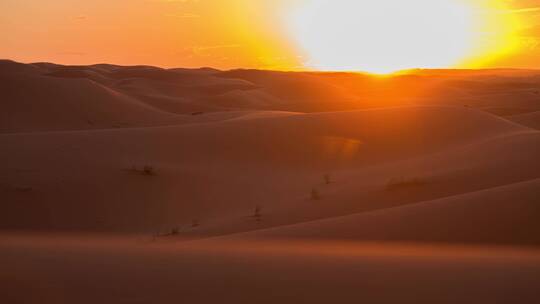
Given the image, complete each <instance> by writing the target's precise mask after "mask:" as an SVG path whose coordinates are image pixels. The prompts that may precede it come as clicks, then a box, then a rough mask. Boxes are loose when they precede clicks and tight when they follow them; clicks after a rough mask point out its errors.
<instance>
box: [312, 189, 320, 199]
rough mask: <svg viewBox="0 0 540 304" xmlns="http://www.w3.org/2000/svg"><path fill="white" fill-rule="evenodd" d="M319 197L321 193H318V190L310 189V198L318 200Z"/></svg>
mask: <svg viewBox="0 0 540 304" xmlns="http://www.w3.org/2000/svg"><path fill="white" fill-rule="evenodd" d="M320 199H321V194H320V193H319V190H317V189H312V190H311V200H313V201H318V200H320Z"/></svg>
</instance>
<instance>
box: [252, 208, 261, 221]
mask: <svg viewBox="0 0 540 304" xmlns="http://www.w3.org/2000/svg"><path fill="white" fill-rule="evenodd" d="M253 218H254V219H255V220H256V221H257V222H260V221H261V220H262V214H261V207H259V206H256V207H255V211H253Z"/></svg>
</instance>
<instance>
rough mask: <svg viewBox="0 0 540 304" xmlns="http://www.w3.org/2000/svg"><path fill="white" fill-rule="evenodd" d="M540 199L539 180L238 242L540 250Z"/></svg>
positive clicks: (265, 232) (266, 233) (267, 232)
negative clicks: (424, 244)
mask: <svg viewBox="0 0 540 304" xmlns="http://www.w3.org/2000/svg"><path fill="white" fill-rule="evenodd" d="M539 198H540V180H539V179H536V180H533V181H529V182H522V183H517V184H512V185H509V186H502V187H496V188H491V189H487V190H482V191H478V192H474V193H467V194H463V195H456V196H451V197H447V198H442V199H438V200H434V201H428V202H421V203H417V204H411V205H407V206H402V207H395V208H389V209H385V210H380V211H375V212H369V213H364V214H357V215H350V216H345V217H340V218H333V219H327V220H320V221H315V222H311V223H303V224H298V225H292V226H288V227H279V228H275V229H269V230H261V231H256V232H253V233H248V234H243V235H241V236H238V237H247V238H254V239H260V238H262V237H271V238H277V239H279V238H284V239H287V238H306V239H314V238H315V239H322V240H336V239H337V240H355V241H360V240H361V241H400V242H456V243H473V244H474V243H476V244H478V243H506V244H508V243H510V244H511V243H516V244H521V245H539V244H540V238H539V237H538V235H539V232H540V224H539V222H538V217H539V216H540V199H539Z"/></svg>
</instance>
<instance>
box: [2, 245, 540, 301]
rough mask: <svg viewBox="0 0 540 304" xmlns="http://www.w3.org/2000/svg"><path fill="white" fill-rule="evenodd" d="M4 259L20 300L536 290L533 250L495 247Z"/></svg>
mask: <svg viewBox="0 0 540 304" xmlns="http://www.w3.org/2000/svg"><path fill="white" fill-rule="evenodd" d="M0 259H1V260H2V261H3V262H4V265H3V268H2V272H1V273H0V282H1V284H2V286H4V287H5V288H3V289H1V291H0V292H1V296H2V298H3V299H8V301H13V302H17V301H18V302H22V303H46V304H48V303H58V302H77V303H89V304H90V303H96V302H100V303H156V302H157V303H178V302H179V301H180V302H193V303H212V302H216V301H218V302H221V303H249V302H253V301H256V302H259V303H280V302H287V303H289V302H290V303H358V301H362V302H368V303H396V302H400V303H419V302H420V303H434V302H436V303H449V304H450V303H486V304H488V303H512V302H514V301H516V299H519V302H520V303H526V304H529V303H531V304H532V303H536V298H537V287H538V284H540V277H539V276H538V272H539V271H540V268H539V265H540V264H539V257H538V252H537V251H534V250H532V251H530V250H523V249H521V250H520V249H518V250H516V249H512V248H497V247H495V248H492V247H487V248H460V247H457V248H455V247H433V246H416V245H387V244H354V243H352V244H350V243H339V242H333V243H324V242H309V243H306V242H299V243H272V242H269V243H260V242H244V243H239V242H231V243H206V244H204V245H202V244H198V245H194V244H192V245H187V246H186V245H184V246H179V245H178V244H159V243H148V242H146V243H141V242H137V243H135V244H133V243H131V244H130V243H129V242H126V241H125V240H124V241H123V240H121V239H105V240H103V239H92V238H90V239H81V238H52V239H51V238H42V239H39V238H22V239H14V238H10V239H6V238H4V239H2V242H0ZM509 278H511V282H510V281H509ZM390 291H391V292H390ZM81 295H83V296H81Z"/></svg>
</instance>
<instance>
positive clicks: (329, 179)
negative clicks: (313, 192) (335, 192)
mask: <svg viewBox="0 0 540 304" xmlns="http://www.w3.org/2000/svg"><path fill="white" fill-rule="evenodd" d="M324 183H325V184H327V185H330V184H331V183H332V177H331V176H330V174H328V173H327V174H325V175H324Z"/></svg>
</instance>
